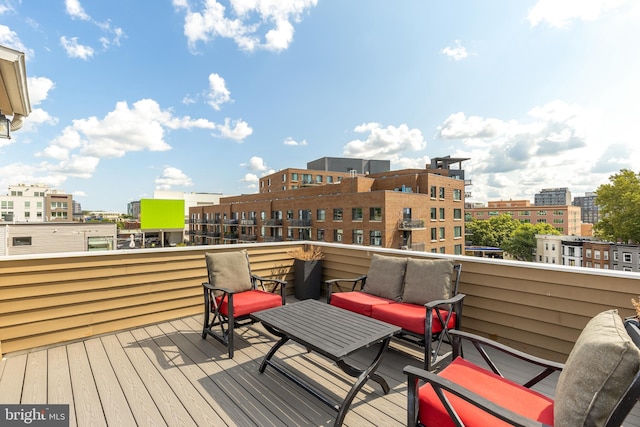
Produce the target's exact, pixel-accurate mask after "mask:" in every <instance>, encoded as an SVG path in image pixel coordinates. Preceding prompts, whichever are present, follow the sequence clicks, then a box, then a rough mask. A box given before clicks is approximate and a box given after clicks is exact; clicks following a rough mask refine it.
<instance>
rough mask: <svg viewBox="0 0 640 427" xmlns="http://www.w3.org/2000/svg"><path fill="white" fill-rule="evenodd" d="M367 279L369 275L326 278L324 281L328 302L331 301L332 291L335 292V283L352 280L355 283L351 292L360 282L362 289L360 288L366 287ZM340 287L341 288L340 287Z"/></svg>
mask: <svg viewBox="0 0 640 427" xmlns="http://www.w3.org/2000/svg"><path fill="white" fill-rule="evenodd" d="M366 281H367V275H366V274H365V275H362V276H358V277H355V278H352V279H331V280H326V281H325V282H324V284H325V286H326V293H327V304H328V303H330V302H331V293H332V292H333V285H335V284H339V283H341V282H351V283H353V284H352V285H351V292H353V291H355V290H356V286H357V285H358V283H360V289H358V290H360V291H361V290H362V288H363V287H364V284H365V282H366ZM338 289H340V288H338Z"/></svg>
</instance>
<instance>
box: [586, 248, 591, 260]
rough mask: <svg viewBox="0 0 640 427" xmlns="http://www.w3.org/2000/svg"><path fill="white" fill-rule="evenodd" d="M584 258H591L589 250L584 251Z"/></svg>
mask: <svg viewBox="0 0 640 427" xmlns="http://www.w3.org/2000/svg"><path fill="white" fill-rule="evenodd" d="M584 257H585V258H591V249H585V253H584Z"/></svg>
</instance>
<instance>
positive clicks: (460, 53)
mask: <svg viewBox="0 0 640 427" xmlns="http://www.w3.org/2000/svg"><path fill="white" fill-rule="evenodd" d="M440 52H441V53H443V54H444V55H446V56H448V57H449V58H453V59H455V60H456V61H461V60H463V59H465V58H466V57H467V56H469V54H468V53H467V49H466V48H465V47H464V46H462V44H461V42H460V40H456V41H455V45H454V46H453V47H451V46H447V47H445V48H444V49H442V50H441V51H440Z"/></svg>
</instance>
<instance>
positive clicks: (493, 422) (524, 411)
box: [418, 357, 553, 427]
mask: <svg viewBox="0 0 640 427" xmlns="http://www.w3.org/2000/svg"><path fill="white" fill-rule="evenodd" d="M438 375H440V376H442V377H444V378H447V379H449V380H451V381H454V382H455V383H457V384H459V385H461V386H463V387H465V388H467V389H469V390H471V391H473V392H475V393H477V394H479V395H480V396H483V397H485V398H487V399H489V400H490V401H492V402H494V403H496V404H498V405H500V406H503V407H505V408H507V409H510V410H512V411H513V412H516V413H518V414H520V415H523V416H525V417H527V418H530V419H533V420H537V421H539V422H542V423H545V424H548V425H553V400H551V399H550V398H548V397H546V396H544V395H542V394H540V393H538V392H536V391H533V390H531V389H528V388H526V387H523V386H521V385H520V384H517V383H514V382H513V381H510V380H507V379H505V378H502V377H500V376H499V375H496V374H494V373H493V372H490V371H487V370H485V369H482V368H480V367H478V366H476V365H474V364H473V363H471V362H469V361H467V360H464V359H462V358H460V357H458V358H456V359H455V360H454V361H453V362H451V363H450V364H449V366H447V367H446V368H445V369H443V370H442V372H440V373H439V374H438ZM445 396H447V398H448V399H449V401H450V402H451V404H452V405H453V407H454V408H455V410H456V412H457V413H458V415H459V416H460V418H461V419H462V422H463V423H464V424H465V426H479V427H486V426H492V427H494V426H502V425H508V424H507V423H504V422H502V421H500V420H498V419H497V418H495V417H493V416H492V415H489V414H488V413H486V412H484V411H482V410H481V409H479V408H477V407H475V406H473V405H471V404H470V403H468V402H465V401H464V400H462V399H460V398H459V397H456V396H453V395H451V394H450V393H448V392H445ZM418 418H419V420H420V422H421V423H423V424H424V425H425V426H428V427H434V426H453V425H454V424H453V422H452V421H451V418H449V414H448V413H447V411H446V409H445V408H444V407H443V406H442V403H440V399H438V396H437V395H436V393H435V392H434V391H433V388H432V387H431V385H430V384H425V385H423V386H421V387H420V389H419V413H418Z"/></svg>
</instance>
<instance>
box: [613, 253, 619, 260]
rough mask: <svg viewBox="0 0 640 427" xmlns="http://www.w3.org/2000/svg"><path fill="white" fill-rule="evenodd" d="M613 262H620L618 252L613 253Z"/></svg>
mask: <svg viewBox="0 0 640 427" xmlns="http://www.w3.org/2000/svg"><path fill="white" fill-rule="evenodd" d="M613 260H614V261H618V251H613Z"/></svg>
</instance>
